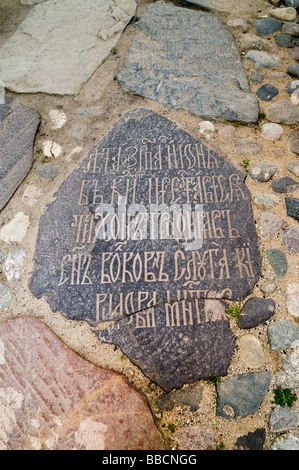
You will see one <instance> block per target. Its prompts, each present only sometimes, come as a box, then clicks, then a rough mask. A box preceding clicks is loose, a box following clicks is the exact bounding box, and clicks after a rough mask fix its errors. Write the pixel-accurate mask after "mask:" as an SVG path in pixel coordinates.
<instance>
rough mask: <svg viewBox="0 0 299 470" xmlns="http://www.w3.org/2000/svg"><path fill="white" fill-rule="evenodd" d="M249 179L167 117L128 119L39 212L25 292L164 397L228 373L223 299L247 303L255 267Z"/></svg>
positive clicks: (140, 113)
mask: <svg viewBox="0 0 299 470" xmlns="http://www.w3.org/2000/svg"><path fill="white" fill-rule="evenodd" d="M244 179H245V172H244V173H243V172H240V171H239V170H238V169H236V168H234V167H233V166H232V164H231V163H230V162H229V161H228V160H227V159H225V158H224V157H222V156H221V155H219V152H217V151H216V150H215V149H212V148H211V147H208V146H207V145H206V144H205V143H203V142H202V141H200V140H198V139H197V138H196V137H194V136H192V135H190V134H188V133H187V132H185V131H184V130H183V129H181V128H179V127H178V126H177V125H175V124H174V123H173V122H171V121H169V120H168V119H166V118H164V117H162V116H160V115H158V114H155V113H153V112H152V111H149V110H145V109H137V110H135V111H134V112H131V113H128V114H126V115H125V116H123V117H122V118H121V119H120V120H119V122H118V123H116V124H115V126H114V127H113V128H112V130H111V131H110V132H109V133H108V134H107V135H106V136H105V137H104V138H103V140H102V141H100V142H99V143H98V144H97V145H96V146H95V147H94V148H93V149H91V151H90V152H89V153H88V154H87V156H86V157H85V158H84V159H83V160H82V162H81V163H80V165H79V166H78V168H76V169H75V170H74V171H73V172H72V173H71V174H70V175H69V177H68V178H67V179H66V180H65V181H64V182H63V183H62V185H61V187H60V188H59V190H58V191H57V193H56V194H55V195H54V199H53V202H51V203H50V204H49V205H48V207H47V209H46V211H45V212H44V214H43V215H42V217H41V219H40V224H39V234H38V239H37V245H36V254H35V269H34V274H33V276H32V279H31V281H30V288H31V291H32V293H33V294H34V295H35V296H36V297H38V298H41V297H43V296H45V297H46V299H47V301H48V303H49V304H50V307H51V308H52V310H53V311H57V310H58V311H60V312H61V313H62V314H63V315H65V316H66V317H67V318H69V319H75V320H85V321H87V322H89V323H90V324H91V325H92V326H93V327H94V328H96V329H95V332H96V334H97V335H98V336H99V338H100V339H101V340H102V341H104V342H108V343H112V344H117V345H119V346H120V347H121V349H122V351H123V352H124V353H125V354H127V355H128V356H129V357H130V359H131V360H132V361H133V362H134V363H136V364H137V365H138V366H140V367H141V368H142V369H143V371H144V373H145V374H146V375H148V376H149V377H150V378H151V379H152V380H155V381H157V382H158V383H159V384H160V385H161V386H162V387H163V388H165V390H167V391H169V390H171V389H172V388H177V387H180V386H182V384H183V383H187V382H193V381H194V380H196V379H197V378H200V377H206V376H208V375H210V374H213V375H225V373H226V370H227V367H228V365H229V362H230V358H231V354H232V351H233V347H234V338H233V334H232V332H231V329H230V324H229V320H228V317H227V314H226V311H225V305H224V304H223V302H221V299H229V300H233V299H234V300H237V299H241V298H244V297H246V296H247V295H248V294H249V293H250V292H252V290H253V288H254V285H255V283H256V282H257V280H258V279H259V276H260V269H261V259H260V253H259V246H258V239H257V235H256V231H255V224H254V221H253V217H252V211H251V202H250V193H249V190H248V189H247V187H246V186H245V184H244ZM111 321H113V322H114V323H113V324H112V325H111V324H109V328H106V327H107V324H105V322H111Z"/></svg>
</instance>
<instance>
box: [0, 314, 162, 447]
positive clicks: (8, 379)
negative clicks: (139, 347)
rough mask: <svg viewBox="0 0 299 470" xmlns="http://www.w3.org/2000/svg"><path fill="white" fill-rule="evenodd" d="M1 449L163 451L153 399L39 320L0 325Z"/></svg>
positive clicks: (8, 322)
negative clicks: (151, 407)
mask: <svg viewBox="0 0 299 470" xmlns="http://www.w3.org/2000/svg"><path fill="white" fill-rule="evenodd" d="M0 430H1V432H0V449H1V450H18V449H20V450H129V449H130V450H149V449H150V450H153V449H156V450H162V449H163V448H164V443H163V439H162V437H161V435H160V433H159V432H158V430H157V428H156V427H155V424H154V422H153V418H152V415H151V412H150V410H149V408H148V404H147V402H146V400H145V398H144V397H143V395H142V394H141V393H139V392H138V391H136V390H135V389H134V388H132V387H131V386H129V385H128V384H127V383H126V381H125V379H124V377H123V376H122V375H121V374H119V373H116V372H113V371H109V370H105V369H101V368H100V367H97V366H95V365H93V364H91V363H90V362H87V361H85V360H84V359H82V358H80V357H79V356H78V355H77V354H75V353H74V352H73V351H72V350H70V349H69V348H68V347H67V346H66V345H64V344H63V343H62V342H61V341H60V340H59V339H58V338H57V337H56V336H55V335H54V334H53V333H52V332H51V331H50V330H49V329H48V328H47V327H46V326H45V325H44V324H43V323H42V322H41V321H40V320H38V319H36V318H34V317H24V318H18V319H13V320H8V321H5V322H2V323H1V324H0Z"/></svg>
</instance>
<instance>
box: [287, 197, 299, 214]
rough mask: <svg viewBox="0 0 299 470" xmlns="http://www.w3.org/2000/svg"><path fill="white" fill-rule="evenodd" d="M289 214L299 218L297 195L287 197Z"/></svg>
mask: <svg viewBox="0 0 299 470" xmlns="http://www.w3.org/2000/svg"><path fill="white" fill-rule="evenodd" d="M285 202H286V209H287V214H288V215H289V216H290V217H293V219H296V220H299V199H298V198H296V197H286V198H285Z"/></svg>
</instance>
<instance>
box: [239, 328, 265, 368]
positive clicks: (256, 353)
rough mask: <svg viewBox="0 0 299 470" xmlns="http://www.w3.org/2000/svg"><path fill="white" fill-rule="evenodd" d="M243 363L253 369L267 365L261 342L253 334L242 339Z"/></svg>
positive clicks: (241, 353)
mask: <svg viewBox="0 0 299 470" xmlns="http://www.w3.org/2000/svg"><path fill="white" fill-rule="evenodd" d="M240 358H241V361H242V362H243V363H244V364H245V365H246V366H247V367H250V368H251V369H258V368H259V367H262V366H263V365H264V363H265V353H264V351H263V348H262V345H261V343H260V341H259V340H258V339H257V338H256V337H255V336H254V335H252V334H245V335H243V336H241V338H240Z"/></svg>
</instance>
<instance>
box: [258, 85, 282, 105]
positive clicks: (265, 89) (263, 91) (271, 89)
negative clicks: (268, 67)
mask: <svg viewBox="0 0 299 470" xmlns="http://www.w3.org/2000/svg"><path fill="white" fill-rule="evenodd" d="M278 93H279V90H278V89H277V88H276V87H275V86H273V85H271V84H270V83H265V84H264V85H262V86H261V87H260V88H259V89H258V90H257V92H256V94H257V96H258V97H259V98H260V99H261V100H263V101H271V100H272V99H273V98H274V96H276V95H278Z"/></svg>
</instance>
